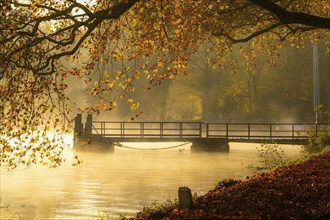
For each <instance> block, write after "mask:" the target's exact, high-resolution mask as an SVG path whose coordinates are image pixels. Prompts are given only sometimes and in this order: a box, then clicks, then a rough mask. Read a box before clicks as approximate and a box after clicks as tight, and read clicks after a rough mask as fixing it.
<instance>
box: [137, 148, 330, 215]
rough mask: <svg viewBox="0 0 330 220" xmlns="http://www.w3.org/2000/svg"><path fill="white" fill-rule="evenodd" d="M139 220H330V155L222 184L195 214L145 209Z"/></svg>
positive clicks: (168, 208)
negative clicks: (243, 179) (247, 178)
mask: <svg viewBox="0 0 330 220" xmlns="http://www.w3.org/2000/svg"><path fill="white" fill-rule="evenodd" d="M135 219H189V220H190V219H192V220H194V219H200V220H205V219H292V220H293V219H330V151H327V152H325V153H322V154H319V155H316V156H313V157H312V158H311V159H310V160H307V161H303V162H301V163H299V164H293V165H289V166H286V167H283V168H280V169H277V170H275V171H273V172H270V173H268V174H263V175H260V176H258V177H255V178H252V179H249V180H246V181H243V182H241V181H234V180H225V181H221V182H219V184H218V185H217V186H216V187H215V189H213V190H210V191H209V192H208V193H207V194H205V195H203V196H201V197H199V198H197V199H195V200H194V208H193V209H191V210H178V209H177V207H175V206H173V205H172V206H163V207H161V206H159V207H158V208H157V210H154V209H149V208H145V209H144V211H143V212H141V213H138V214H137V216H136V218H135Z"/></svg>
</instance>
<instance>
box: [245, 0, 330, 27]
mask: <svg viewBox="0 0 330 220" xmlns="http://www.w3.org/2000/svg"><path fill="white" fill-rule="evenodd" d="M248 1H249V2H252V3H254V4H255V5H258V6H260V7H262V8H263V9H265V10H267V11H269V12H271V13H273V14H274V15H275V16H276V17H277V18H278V19H279V21H280V22H281V24H302V25H307V26H313V27H318V28H321V29H329V30H330V18H326V17H319V16H315V15H311V14H306V13H303V12H291V11H288V10H286V9H284V8H282V7H281V6H279V5H277V4H276V3H275V2H273V1H271V0H248Z"/></svg>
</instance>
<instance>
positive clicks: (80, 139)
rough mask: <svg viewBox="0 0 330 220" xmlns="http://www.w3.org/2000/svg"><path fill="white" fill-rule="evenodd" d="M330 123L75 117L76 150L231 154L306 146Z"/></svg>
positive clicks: (327, 127)
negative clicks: (182, 145) (160, 147)
mask: <svg viewBox="0 0 330 220" xmlns="http://www.w3.org/2000/svg"><path fill="white" fill-rule="evenodd" d="M329 128H330V124H312V123H310V124H308V123H204V122H116V121H93V120H92V115H91V114H88V116H87V120H86V122H85V125H84V124H83V123H82V115H81V114H78V115H77V117H76V118H75V128H74V131H75V141H74V142H75V143H74V147H75V149H76V150H105V151H113V149H114V145H115V144H116V143H122V142H191V143H192V150H197V151H199V150H202V151H228V150H229V146H228V143H229V142H247V143H262V142H267V141H270V140H273V141H275V142H276V143H279V144H298V145H301V144H305V143H307V140H308V137H309V133H310V132H313V133H315V134H316V135H318V134H320V132H330V129H329Z"/></svg>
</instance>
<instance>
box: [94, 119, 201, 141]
mask: <svg viewBox="0 0 330 220" xmlns="http://www.w3.org/2000/svg"><path fill="white" fill-rule="evenodd" d="M202 124H203V123H202V122H113V121H93V122H92V127H93V130H92V134H99V135H101V136H103V137H140V138H152V137H154V138H192V137H202Z"/></svg>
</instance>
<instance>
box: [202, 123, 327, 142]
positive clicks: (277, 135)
mask: <svg viewBox="0 0 330 220" xmlns="http://www.w3.org/2000/svg"><path fill="white" fill-rule="evenodd" d="M325 129H329V124H312V123H311V124H300V123H295V124H290V123H274V124H266V123H207V124H206V137H210V138H211V137H213V138H227V139H290V140H298V139H307V138H308V136H309V133H310V132H313V133H315V134H316V135H318V134H319V133H320V132H323V131H324V130H325ZM327 132H330V131H329V130H327Z"/></svg>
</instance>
